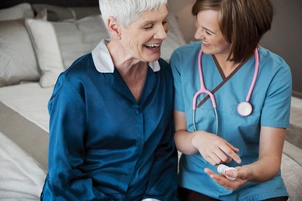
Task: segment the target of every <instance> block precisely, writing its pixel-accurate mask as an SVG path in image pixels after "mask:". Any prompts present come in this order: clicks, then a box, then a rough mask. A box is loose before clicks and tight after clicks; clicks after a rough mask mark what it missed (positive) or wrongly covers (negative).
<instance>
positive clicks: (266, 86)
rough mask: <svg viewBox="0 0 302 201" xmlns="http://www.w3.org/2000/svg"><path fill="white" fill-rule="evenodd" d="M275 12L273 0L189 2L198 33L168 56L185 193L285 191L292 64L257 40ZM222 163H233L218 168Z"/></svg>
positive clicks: (254, 195) (247, 196)
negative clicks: (284, 152)
mask: <svg viewBox="0 0 302 201" xmlns="http://www.w3.org/2000/svg"><path fill="white" fill-rule="evenodd" d="M273 13H274V10H273V6H272V4H271V2H270V1H269V0H237V1H233V0H197V1H196V3H195V4H194V6H193V8H192V14H193V15H194V16H196V28H197V30H196V33H195V38H196V39H198V40H200V41H199V42H194V43H191V44H188V45H185V46H183V47H180V48H178V49H177V50H175V51H174V53H173V55H172V57H171V60H170V64H171V67H172V72H173V75H174V86H175V106H174V107H175V110H174V121H175V128H176V132H175V136H174V139H175V143H176V146H177V148H178V150H179V151H180V152H182V155H181V159H180V164H179V178H178V186H179V188H178V195H179V198H180V200H181V201H182V200H183V201H199V200H203V201H204V200H227V201H232V200H267V199H269V200H275V201H277V200H280V201H283V200H284V201H285V200H287V199H288V193H287V191H286V187H285V185H284V182H283V179H282V177H281V174H280V164H281V156H282V148H283V143H284V139H285V133H286V128H288V127H289V116H290V101H291V92H292V78H291V72H290V68H289V66H288V65H287V64H286V62H285V61H284V60H283V59H282V58H281V57H280V56H278V55H276V54H274V53H273V52H271V51H269V50H268V49H266V48H264V47H261V46H259V41H260V39H261V38H262V36H263V35H264V34H265V33H266V32H267V31H268V30H269V29H270V28H271V23H272V20H273ZM220 164H224V165H227V166H229V167H230V168H225V166H224V168H223V169H226V171H222V174H219V172H218V171H217V167H218V165H220ZM220 167H221V166H220ZM234 168H235V169H234ZM218 169H219V170H220V168H218Z"/></svg>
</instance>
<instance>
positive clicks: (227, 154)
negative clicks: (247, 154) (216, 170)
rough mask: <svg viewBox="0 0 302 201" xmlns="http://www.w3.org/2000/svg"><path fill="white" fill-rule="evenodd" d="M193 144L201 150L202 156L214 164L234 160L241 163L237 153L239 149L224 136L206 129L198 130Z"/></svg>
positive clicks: (193, 138)
mask: <svg viewBox="0 0 302 201" xmlns="http://www.w3.org/2000/svg"><path fill="white" fill-rule="evenodd" d="M191 144H192V145H193V146H194V147H195V148H196V149H197V150H198V151H199V153H200V154H201V155H202V157H203V158H204V159H205V160H206V161H208V162H209V163H211V164H212V165H218V164H221V163H225V162H226V163H228V162H230V161H232V160H234V161H236V162H237V163H238V164H240V163H241V159H240V157H239V156H238V155H237V152H239V149H237V148H236V147H234V146H233V145H231V144H230V143H228V142H227V141H226V140H224V139H223V138H221V137H219V136H217V135H214V134H212V133H208V132H205V131H196V132H194V136H193V137H192V140H191Z"/></svg>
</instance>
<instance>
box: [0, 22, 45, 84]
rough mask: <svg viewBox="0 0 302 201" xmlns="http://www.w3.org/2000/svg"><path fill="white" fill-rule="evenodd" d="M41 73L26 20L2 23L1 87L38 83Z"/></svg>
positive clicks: (0, 51) (0, 34)
mask: <svg viewBox="0 0 302 201" xmlns="http://www.w3.org/2000/svg"><path fill="white" fill-rule="evenodd" d="M39 78H40V71H39V68H38V63H37V60H36V56H35V52H34V49H33V47H32V44H31V41H30V38H29V35H28V32H27V30H26V27H25V24H24V19H19V20H6V21H0V87H2V86H7V85H14V84H19V83H21V82H27V81H38V80H39Z"/></svg>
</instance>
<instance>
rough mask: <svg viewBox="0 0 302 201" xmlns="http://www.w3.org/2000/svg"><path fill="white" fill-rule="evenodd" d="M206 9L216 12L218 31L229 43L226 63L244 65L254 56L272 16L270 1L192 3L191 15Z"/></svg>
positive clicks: (244, 0)
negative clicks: (242, 63)
mask: <svg viewBox="0 0 302 201" xmlns="http://www.w3.org/2000/svg"><path fill="white" fill-rule="evenodd" d="M209 9H210V10H217V11H219V12H220V14H219V22H218V24H219V28H220V30H221V33H222V35H223V36H224V38H225V40H226V41H227V42H228V43H230V44H231V52H230V55H229V57H228V60H230V61H234V62H235V63H239V62H246V61H247V60H248V59H249V58H250V57H251V56H252V55H253V54H254V50H255V49H256V48H257V46H258V43H259V41H260V40H261V38H262V36H263V35H264V34H265V33H266V32H267V31H268V30H270V28H271V24H272V21H273V16H274V8H273V5H272V3H271V1H270V0H196V2H195V4H194V5H193V7H192V14H193V15H194V16H197V14H198V12H199V11H202V10H209Z"/></svg>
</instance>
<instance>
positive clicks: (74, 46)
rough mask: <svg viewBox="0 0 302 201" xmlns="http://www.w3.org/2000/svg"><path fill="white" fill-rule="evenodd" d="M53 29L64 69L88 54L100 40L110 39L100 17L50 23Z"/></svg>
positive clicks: (94, 16)
mask: <svg viewBox="0 0 302 201" xmlns="http://www.w3.org/2000/svg"><path fill="white" fill-rule="evenodd" d="M51 23H52V25H53V26H54V28H55V31H56V34H57V37H58V41H59V46H60V50H61V53H62V54H61V55H62V60H63V62H64V66H65V69H66V68H68V67H69V66H70V65H71V64H72V63H73V62H74V61H75V60H76V59H77V58H79V57H80V56H83V55H84V54H87V53H90V52H91V51H92V50H93V49H94V48H95V47H96V46H97V44H98V43H99V42H100V41H101V40H102V39H104V38H105V39H110V34H109V33H108V30H107V29H106V27H105V25H104V22H103V19H102V17H101V15H93V16H88V17H85V18H82V19H80V20H77V21H74V22H51Z"/></svg>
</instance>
